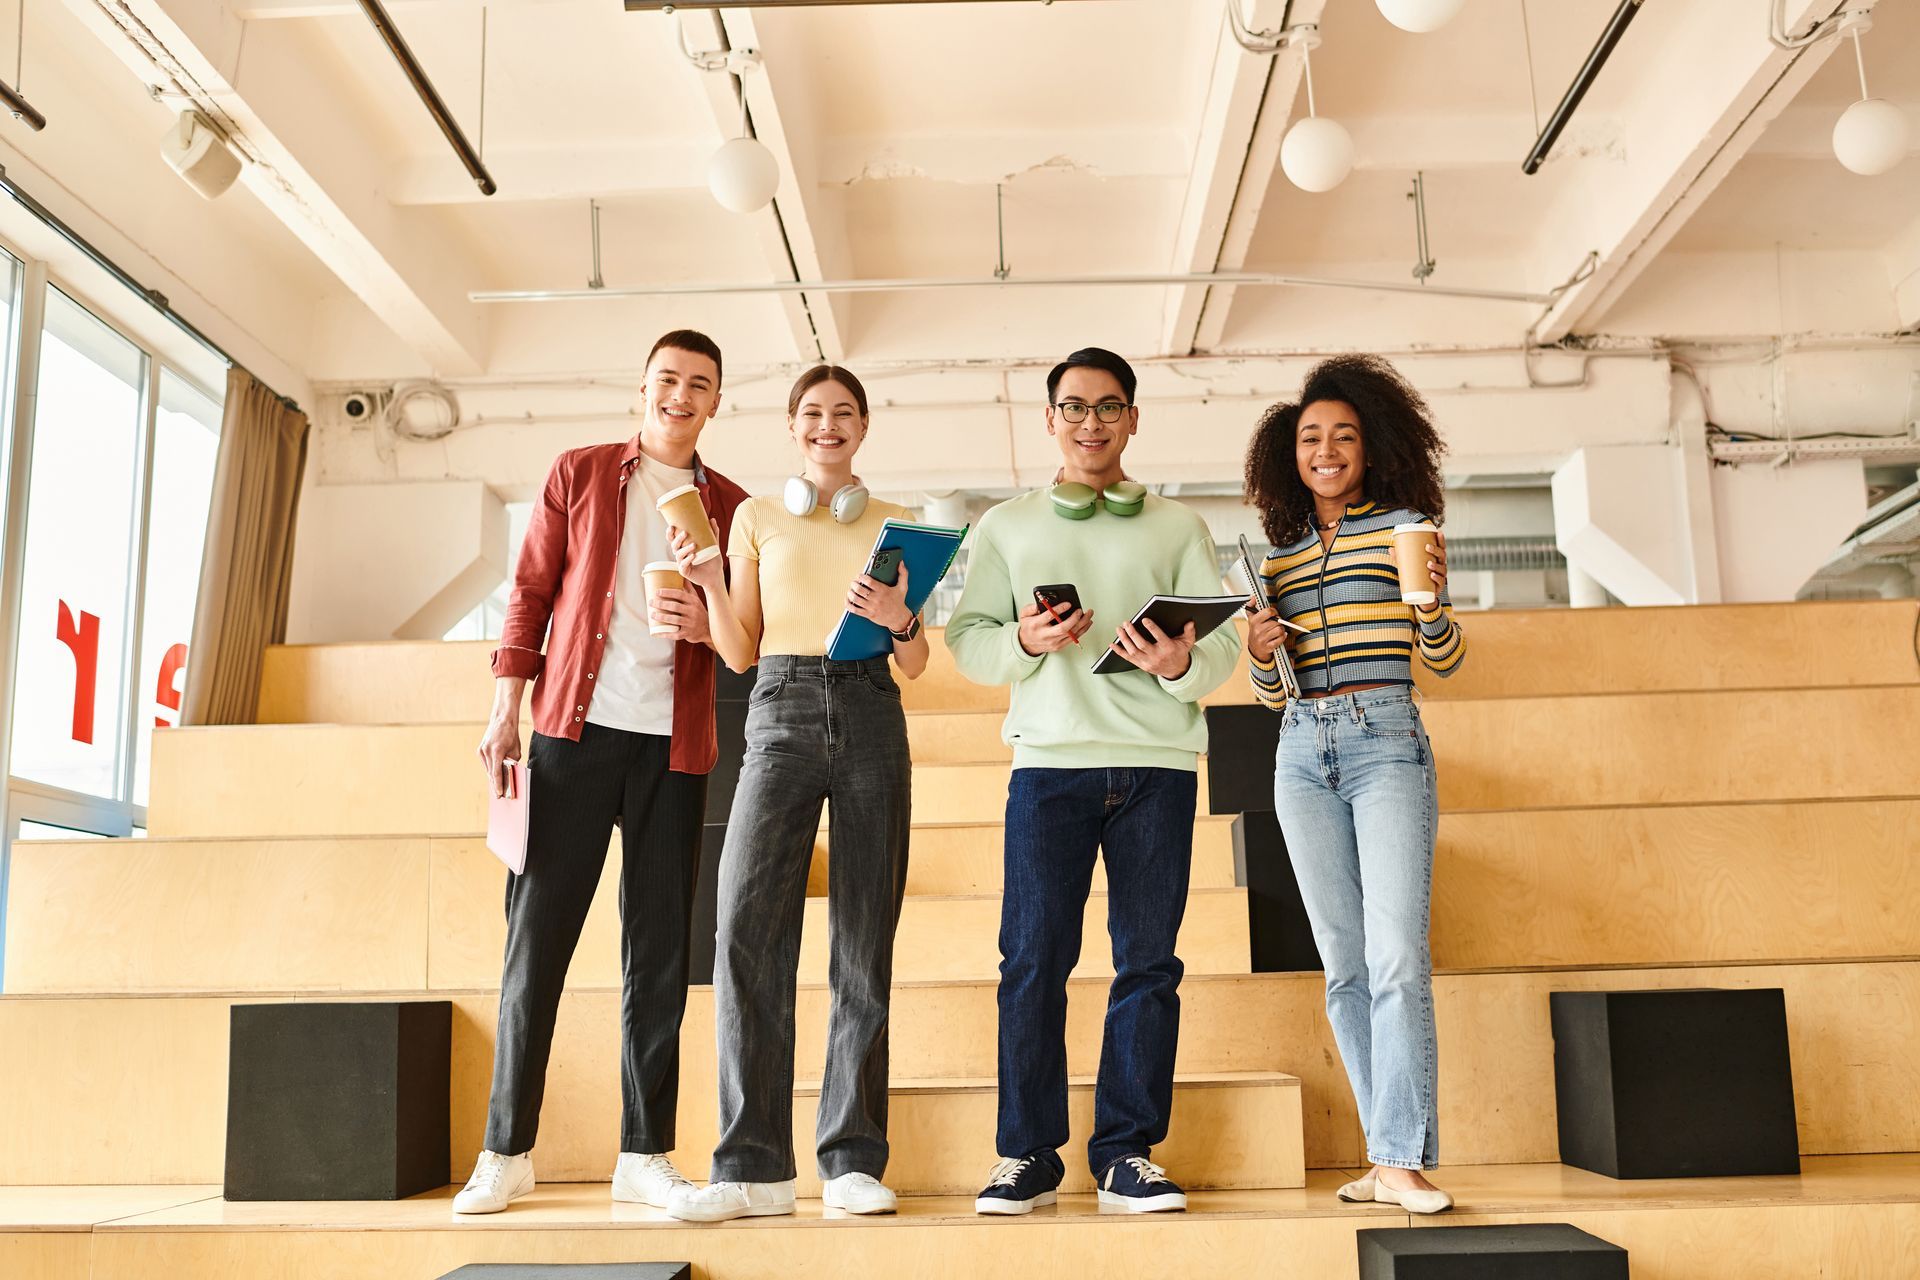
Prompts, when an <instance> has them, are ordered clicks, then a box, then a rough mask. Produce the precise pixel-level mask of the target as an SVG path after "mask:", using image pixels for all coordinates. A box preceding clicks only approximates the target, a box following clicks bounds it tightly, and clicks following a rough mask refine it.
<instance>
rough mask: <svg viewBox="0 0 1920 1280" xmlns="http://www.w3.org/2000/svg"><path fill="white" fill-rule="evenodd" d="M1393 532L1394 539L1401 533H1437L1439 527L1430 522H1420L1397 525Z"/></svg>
mask: <svg viewBox="0 0 1920 1280" xmlns="http://www.w3.org/2000/svg"><path fill="white" fill-rule="evenodd" d="M1393 532H1394V535H1395V536H1396V537H1397V536H1399V535H1400V534H1403V533H1438V532H1440V527H1439V526H1438V525H1436V524H1434V523H1433V522H1432V521H1430V520H1422V521H1420V522H1419V523H1418V524H1397V525H1395V526H1393Z"/></svg>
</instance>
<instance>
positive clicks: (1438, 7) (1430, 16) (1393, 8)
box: [1374, 0, 1467, 35]
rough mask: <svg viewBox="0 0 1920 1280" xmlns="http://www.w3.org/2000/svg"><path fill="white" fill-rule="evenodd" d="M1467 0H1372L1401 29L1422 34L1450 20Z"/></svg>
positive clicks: (1434, 29)
mask: <svg viewBox="0 0 1920 1280" xmlns="http://www.w3.org/2000/svg"><path fill="white" fill-rule="evenodd" d="M1466 2H1467V0H1374V3H1375V4H1377V5H1379V6H1380V13H1381V15H1382V16H1383V17H1385V18H1386V20H1387V21H1388V22H1391V23H1392V24H1393V25H1394V26H1396V27H1398V28H1400V29H1401V30H1402V31H1412V32H1414V33H1416V34H1419V35H1424V34H1426V33H1427V32H1429V31H1438V30H1439V29H1440V28H1442V27H1444V26H1446V25H1447V24H1448V23H1449V22H1452V21H1453V19H1454V17H1455V15H1457V14H1458V13H1459V12H1460V10H1461V8H1462V7H1463V6H1464V5H1465V4H1466Z"/></svg>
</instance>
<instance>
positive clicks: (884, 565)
mask: <svg viewBox="0 0 1920 1280" xmlns="http://www.w3.org/2000/svg"><path fill="white" fill-rule="evenodd" d="M901 555H902V553H901V551H900V548H898V547H882V548H880V549H879V550H878V551H876V552H874V553H873V559H871V560H869V561H867V576H868V577H869V578H872V579H873V580H874V581H875V582H880V583H885V584H886V585H887V586H889V587H890V586H892V585H893V584H894V583H896V582H898V581H900V560H901Z"/></svg>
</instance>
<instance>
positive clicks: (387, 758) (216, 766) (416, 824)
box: [147, 725, 1206, 837]
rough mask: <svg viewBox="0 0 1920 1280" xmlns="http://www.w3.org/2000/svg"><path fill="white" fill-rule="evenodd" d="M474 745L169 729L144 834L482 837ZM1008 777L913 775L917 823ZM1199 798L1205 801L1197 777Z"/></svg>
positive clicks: (157, 752) (156, 758)
mask: <svg viewBox="0 0 1920 1280" xmlns="http://www.w3.org/2000/svg"><path fill="white" fill-rule="evenodd" d="M478 740H479V734H478V731H477V729H475V728H474V727H473V726H460V725H377V726H369V725H250V726H222V727H219V728H191V729H169V730H167V731H166V732H164V733H157V734H155V735H154V751H153V800H152V803H151V804H150V805H149V807H148V809H147V831H148V833H149V834H150V835H154V836H247V837H269V836H297V835H316V836H359V835H370V836H395V835H399V836H410V835H454V834H460V833H465V832H473V831H484V830H486V825H487V804H486V802H487V793H486V780H485V778H484V777H483V776H482V774H481V770H480V766H479V765H478V764H477V763H476V761H475V758H474V755H473V744H474V743H475V742H477V741H478ZM1010 772H1011V766H1010V765H1008V764H1006V763H1004V762H1002V763H992V764H916V765H915V766H914V770H913V819H914V821H915V822H917V823H920V822H924V823H993V822H1001V821H1004V819H1005V817H1006V808H1007V777H1008V774H1009V773H1010ZM1200 794H1201V796H1202V797H1204V796H1205V795H1206V781H1205V772H1204V766H1203V769H1202V774H1201V783H1200ZM1203 803H1204V800H1203ZM1201 812H1205V810H1204V808H1203V809H1202V810H1201ZM826 821H828V822H829V823H831V821H832V816H831V814H828V815H827V818H826Z"/></svg>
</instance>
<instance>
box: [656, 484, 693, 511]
mask: <svg viewBox="0 0 1920 1280" xmlns="http://www.w3.org/2000/svg"><path fill="white" fill-rule="evenodd" d="M698 492H700V486H699V485H697V484H683V485H681V486H680V487H679V488H678V489H669V490H667V491H666V492H665V493H663V494H661V495H660V500H659V501H658V502H656V503H654V504H653V505H654V506H656V507H664V506H666V505H667V504H668V503H669V502H672V501H673V500H674V499H675V498H677V497H679V496H680V495H681V494H683V493H698Z"/></svg>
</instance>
